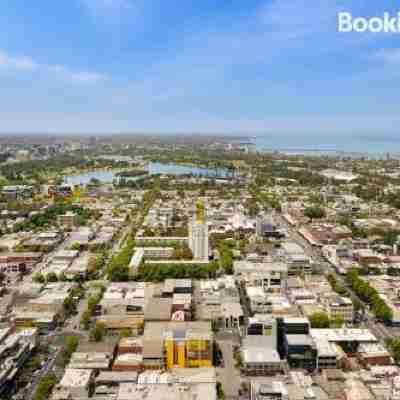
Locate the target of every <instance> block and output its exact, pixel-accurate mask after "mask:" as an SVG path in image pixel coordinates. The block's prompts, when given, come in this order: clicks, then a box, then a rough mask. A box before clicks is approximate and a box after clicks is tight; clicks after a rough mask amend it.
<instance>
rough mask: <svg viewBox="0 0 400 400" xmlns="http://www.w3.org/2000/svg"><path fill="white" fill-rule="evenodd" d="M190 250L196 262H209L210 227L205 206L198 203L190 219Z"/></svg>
mask: <svg viewBox="0 0 400 400" xmlns="http://www.w3.org/2000/svg"><path fill="white" fill-rule="evenodd" d="M189 248H190V250H192V253H193V258H194V259H195V260H202V261H206V260H208V225H207V221H206V212H205V208H204V204H202V203H197V204H196V209H195V211H194V212H193V213H192V215H191V216H190V218H189Z"/></svg>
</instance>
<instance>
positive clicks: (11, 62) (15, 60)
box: [0, 51, 38, 71]
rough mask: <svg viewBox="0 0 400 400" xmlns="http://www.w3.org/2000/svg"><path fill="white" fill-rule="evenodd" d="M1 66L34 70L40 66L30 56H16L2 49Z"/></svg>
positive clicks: (0, 54)
mask: <svg viewBox="0 0 400 400" xmlns="http://www.w3.org/2000/svg"><path fill="white" fill-rule="evenodd" d="M0 67H3V68H8V69H16V70H25V71H33V70H35V69H37V68H38V64H37V63H36V62H35V61H34V60H32V58H30V57H19V56H18V57H15V56H11V55H9V54H7V53H6V52H4V51H0Z"/></svg>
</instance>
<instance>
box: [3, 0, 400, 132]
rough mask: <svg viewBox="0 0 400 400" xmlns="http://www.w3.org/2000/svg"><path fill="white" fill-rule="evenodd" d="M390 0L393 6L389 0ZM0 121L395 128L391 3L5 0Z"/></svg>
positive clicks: (207, 128)
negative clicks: (362, 21) (341, 19)
mask: <svg viewBox="0 0 400 400" xmlns="http://www.w3.org/2000/svg"><path fill="white" fill-rule="evenodd" d="M396 3H397V4H396ZM1 7H2V9H1V13H0V26H1V27H2V35H0V87H1V90H0V132H7V133H8V132H50V133H57V132H82V133H97V132H189V133H190V132H205V133H214V132H224V133H232V132H233V133H254V134H258V133H264V132H268V133H275V134H278V135H280V134H288V135H295V134H297V135H301V134H304V133H307V134H308V133H312V134H318V135H324V134H330V135H348V134H357V135H363V134H365V135H371V134H376V135H380V134H386V135H388V134H391V135H393V134H394V135H395V134H397V133H398V127H399V122H400V113H399V105H400V90H399V88H400V33H399V34H385V33H379V34H378V33H377V34H362V33H347V34H344V33H338V32H337V20H336V18H337V12H339V11H350V12H352V13H353V15H355V16H375V15H382V13H383V12H384V11H388V12H391V13H393V14H394V13H396V12H397V11H400V4H399V3H398V1H394V0H382V1H379V2H377V1H372V0H342V1H339V0H314V1H311V0H230V1H228V0H214V1H213V0H196V1H194V0H68V1H54V0H38V1H26V0H13V1H7V2H3V4H2V6H1Z"/></svg>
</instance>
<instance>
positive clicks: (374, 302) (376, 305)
mask: <svg viewBox="0 0 400 400" xmlns="http://www.w3.org/2000/svg"><path fill="white" fill-rule="evenodd" d="M346 282H347V283H348V284H349V285H350V287H351V288H352V289H353V291H354V292H355V293H356V294H357V296H358V297H359V298H360V299H361V300H362V301H364V302H366V303H367V304H369V305H370V306H371V308H372V311H373V313H374V314H375V316H376V317H377V318H378V319H380V320H382V321H383V322H385V323H386V324H390V323H391V321H392V319H393V311H392V309H391V308H390V307H389V306H388V305H387V304H386V303H385V301H384V300H383V299H382V298H381V297H380V296H379V293H378V291H377V290H376V289H375V288H373V287H372V286H371V285H370V284H369V283H368V282H367V281H365V280H363V279H361V278H360V277H359V274H358V271H357V270H355V269H352V270H350V271H349V272H348V273H347V275H346Z"/></svg>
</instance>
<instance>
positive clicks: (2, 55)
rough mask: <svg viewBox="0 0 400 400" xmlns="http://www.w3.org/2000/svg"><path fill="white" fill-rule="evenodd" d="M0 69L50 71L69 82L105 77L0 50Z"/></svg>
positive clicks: (86, 81) (93, 80) (88, 81)
mask: <svg viewBox="0 0 400 400" xmlns="http://www.w3.org/2000/svg"><path fill="white" fill-rule="evenodd" d="M1 69H5V70H10V71H17V72H25V73H27V72H31V73H34V72H45V73H48V72H50V73H52V74H53V76H54V77H55V78H62V79H64V80H67V81H71V82H81V83H95V82H98V81H100V80H104V79H106V76H105V75H104V74H100V73H97V72H91V71H75V70H71V69H70V68H68V67H66V66H64V65H59V64H56V65H49V64H41V63H39V62H37V61H35V60H34V59H32V58H31V57H26V56H13V55H10V54H8V53H7V52H5V51H1V50H0V71H1Z"/></svg>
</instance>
